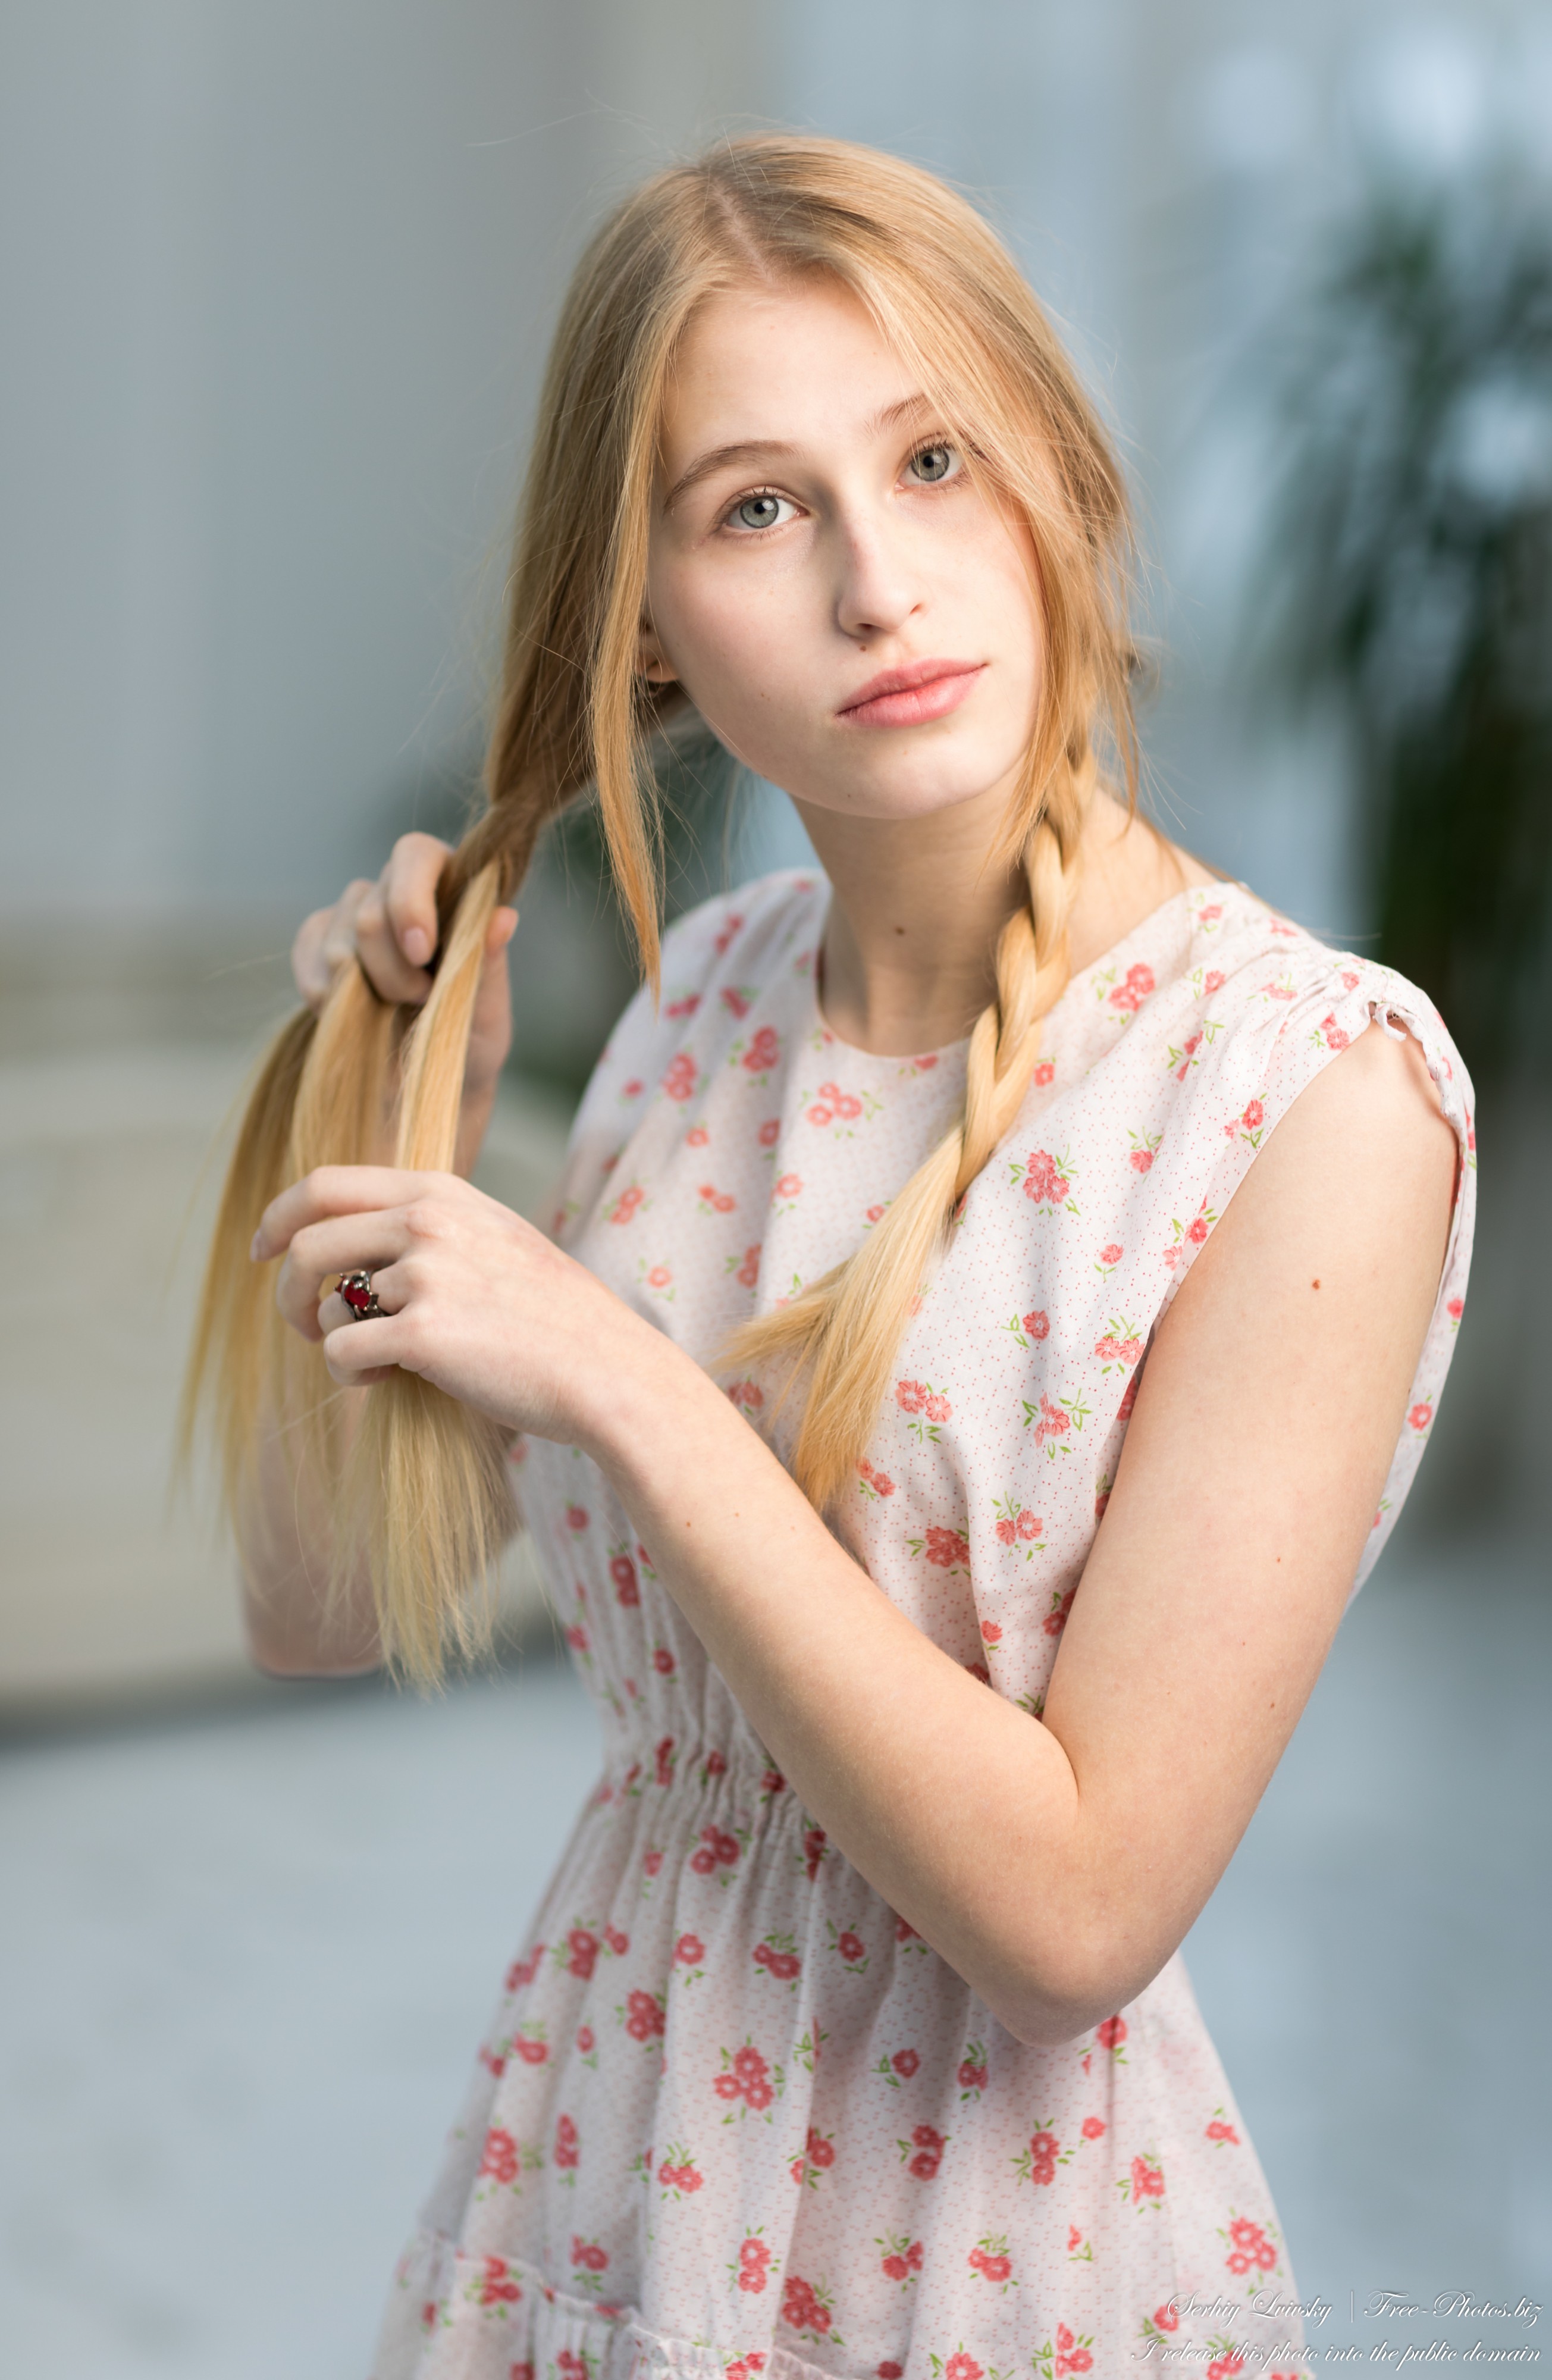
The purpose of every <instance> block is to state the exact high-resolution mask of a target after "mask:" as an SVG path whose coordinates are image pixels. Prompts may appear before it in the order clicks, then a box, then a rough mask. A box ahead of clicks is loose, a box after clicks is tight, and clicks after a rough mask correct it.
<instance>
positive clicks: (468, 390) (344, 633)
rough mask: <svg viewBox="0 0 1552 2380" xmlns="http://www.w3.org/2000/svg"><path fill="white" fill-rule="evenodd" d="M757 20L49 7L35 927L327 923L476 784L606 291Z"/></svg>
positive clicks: (12, 221) (36, 146)
mask: <svg viewBox="0 0 1552 2380" xmlns="http://www.w3.org/2000/svg"><path fill="white" fill-rule="evenodd" d="M756 13H757V12H755V11H753V10H751V9H749V8H747V7H741V6H727V5H718V0H669V5H659V6H653V7H652V8H651V9H650V10H649V9H647V8H644V7H638V6H588V5H583V6H565V7H558V6H553V5H549V0H435V5H427V0H373V5H366V0H309V4H308V5H306V6H303V5H298V0H266V5H265V6H262V7H260V8H252V7H245V6H237V5H236V0H112V5H110V6H104V5H102V0H78V5H76V6H71V7H69V8H59V7H55V6H48V5H46V0H13V6H12V8H11V9H10V11H9V12H8V13H7V30H6V33H5V36H4V48H5V61H4V69H3V71H0V311H3V315H4V319H5V322H6V348H7V351H8V358H9V365H8V370H7V374H6V381H7V386H6V393H5V395H4V396H3V397H0V470H3V472H4V474H5V481H6V485H5V495H4V511H5V517H6V522H7V530H6V559H5V567H4V583H3V591H0V673H3V674H0V717H4V719H5V721H6V729H5V736H4V756H3V760H0V769H3V776H0V834H3V844H0V853H3V857H0V901H3V902H4V904H5V905H6V906H7V907H13V908H14V907H15V906H17V905H21V904H32V905H42V906H44V907H47V908H50V909H55V910H67V909H69V908H72V907H74V906H76V905H79V904H80V903H83V902H85V903H89V904H97V905H111V906H113V907H115V908H116V909H122V908H123V907H124V906H125V905H130V906H139V907H151V908H153V909H156V908H162V907H164V906H166V905H174V906H177V905H186V904H188V903H189V902H190V901H194V900H198V899H200V898H213V899H215V900H217V901H219V902H222V903H223V904H242V903H252V902H256V901H262V900H264V899H266V898H273V899H278V900H279V901H282V902H285V903H287V904H290V905H296V904H297V903H298V902H305V903H306V904H307V905H311V902H312V901H313V900H315V899H321V898H322V897H323V896H324V894H325V892H327V891H329V890H331V889H333V885H334V884H335V883H336V881H337V880H338V879H339V878H340V876H341V874H342V872H343V871H344V870H345V869H346V868H347V866H354V865H355V864H357V863H358V861H359V860H361V859H362V858H363V856H370V853H371V851H372V850H373V849H374V848H375V847H376V844H377V843H378V842H379V841H380V840H381V837H382V832H383V827H382V820H384V819H385V818H386V816H387V814H388V813H389V812H390V811H392V812H393V813H394V816H395V817H397V816H398V815H399V814H401V813H402V812H403V811H404V810H405V809H406V807H408V806H409V804H410V803H411V802H412V801H413V798H414V795H415V791H416V788H417V785H418V783H420V782H421V780H422V778H423V777H425V776H426V775H427V774H428V772H430V774H431V775H433V776H434V773H435V771H436V769H437V766H438V763H439V761H440V760H441V759H442V757H443V755H444V754H446V753H447V752H449V751H455V752H457V753H458V754H459V755H460V757H462V755H463V754H464V752H465V750H466V748H467V747H468V745H469V744H470V742H471V740H472V739H473V737H474V735H475V733H476V729H477V720H478V710H479V692H478V687H477V686H476V684H475V675H476V673H475V669H474V662H475V658H476V656H477V654H478V652H479V648H480V644H481V637H482V631H486V630H488V625H489V619H490V616H491V611H492V609H493V604H494V600H495V598H496V596H497V595H498V594H499V586H500V574H501V564H502V558H503V549H504V546H505V542H506V537H507V531H508V525H509V518H510V514H511V510H512V504H513V501H514V497H515V490H516V486H517V482H518V478H519V474H520V469H521V456H522V444H523V436H524V432H525V429H526V425H527V417H528V412H529V407H530V404H531V400H532V395H533V390H534V386H535V382H536V378H537V374H538V371H539V369H540V364H541V362H542V357H543V350H544V346H545V344H546V340H547V337H548V333H549V328H550V324H551V322H552V316H553V312H554V310H555V306H556V302H557V299H558V297H559V294H560V290H561V288H562V286H563V285H564V276H565V273H566V271H567V269H568V267H569V264H570V262H571V260H572V257H573V255H574V253H575V251H576V247H577V245H578V244H579V241H580V238H581V237H582V235H583V233H584V231H585V229H586V227H587V225H588V223H589V222H590V220H591V219H592V217H593V215H594V213H595V212H596V211H597V208H598V206H599V203H600V198H601V197H602V196H603V195H605V194H606V193H607V192H608V191H609V190H611V189H612V188H619V187H623V186H624V184H626V183H627V182H628V181H629V179H631V178H632V177H633V176H634V174H635V173H636V172H637V170H638V169H639V168H640V167H641V166H642V165H644V164H648V163H650V162H654V161H655V160H657V159H658V158H659V157H660V156H661V155H663V154H665V153H667V152H668V151H670V150H671V149H673V147H674V146H676V145H679V144H683V143H686V142H693V141H694V140H696V139H697V136H698V134H699V132H700V130H701V128H703V127H707V128H709V127H711V126H712V125H714V124H715V123H716V122H718V121H720V120H721V118H722V117H723V116H724V115H726V114H727V113H728V112H729V111H730V110H731V109H736V108H739V107H744V106H747V105H748V104H749V101H750V86H751V83H752V81H753V80H754V79H755V78H754V77H753V76H752V75H751V73H750V70H749V67H748V63H747V61H748V57H749V55H750V48H751V43H752V40H753V31H752V29H753V26H754V21H755V15H756ZM487 555H489V556H490V557H491V560H492V562H493V565H494V579H493V584H491V583H484V584H482V582H481V568H480V565H481V563H482V560H483V559H484V558H485V557H486V556H487ZM485 578H486V581H487V582H488V581H489V579H490V574H489V573H487V574H485ZM482 595H483V597H484V598H485V599H486V600H485V601H484V602H483V603H482V601H481V597H482Z"/></svg>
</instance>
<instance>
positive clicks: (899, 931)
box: [894, 926, 905, 934]
mask: <svg viewBox="0 0 1552 2380" xmlns="http://www.w3.org/2000/svg"><path fill="white" fill-rule="evenodd" d="M894 930H895V932H896V933H897V934H903V932H904V931H905V929H904V927H903V926H896V928H895V929H894Z"/></svg>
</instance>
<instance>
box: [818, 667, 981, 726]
mask: <svg viewBox="0 0 1552 2380" xmlns="http://www.w3.org/2000/svg"><path fill="white" fill-rule="evenodd" d="M985 667H986V663H985V662H908V663H907V665H906V666H905V668H904V669H892V670H882V671H880V673H879V675H878V676H877V677H870V678H869V679H868V681H867V685H866V686H859V687H858V688H857V691H856V692H855V694H854V695H853V696H852V698H851V700H850V701H849V702H846V703H843V705H842V707H841V709H840V710H839V711H838V712H837V713H836V716H837V717H838V718H840V719H849V720H851V721H852V722H853V723H854V725H855V726H858V727H915V726H918V725H920V723H921V722H923V721H924V720H928V719H942V718H944V717H946V716H947V714H948V712H950V711H951V710H958V708H959V706H960V704H961V703H962V702H963V701H964V698H965V696H966V695H967V694H968V693H969V691H970V689H971V687H972V686H974V685H975V683H976V679H977V678H978V677H979V675H980V674H981V672H982V670H984V669H985Z"/></svg>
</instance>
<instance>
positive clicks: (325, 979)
mask: <svg viewBox="0 0 1552 2380" xmlns="http://www.w3.org/2000/svg"><path fill="white" fill-rule="evenodd" d="M333 914H334V913H333V910H332V909H315V910H314V911H313V913H312V915H311V917H304V918H303V919H302V922H301V924H300V925H299V926H298V927H297V938H296V940H295V941H294V942H293V943H292V945H291V974H292V978H293V980H294V981H295V983H296V986H297V990H298V991H299V992H300V994H301V996H302V998H303V999H304V1000H305V1001H306V1002H307V1004H308V1006H309V1008H310V1009H313V1010H317V1009H320V1008H321V1007H322V1005H323V1003H324V1002H325V1001H326V1000H327V999H328V997H329V990H330V987H331V985H332V984H333V974H332V973H331V971H330V967H329V962H328V960H327V959H326V958H325V957H324V955H323V944H324V940H325V938H326V936H327V934H328V931H329V928H330V925H331V923H332V922H333Z"/></svg>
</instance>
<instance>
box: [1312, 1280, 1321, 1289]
mask: <svg viewBox="0 0 1552 2380" xmlns="http://www.w3.org/2000/svg"><path fill="white" fill-rule="evenodd" d="M1310 1287H1311V1288H1312V1289H1318V1288H1319V1287H1320V1283H1319V1282H1318V1281H1311V1283H1310Z"/></svg>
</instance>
